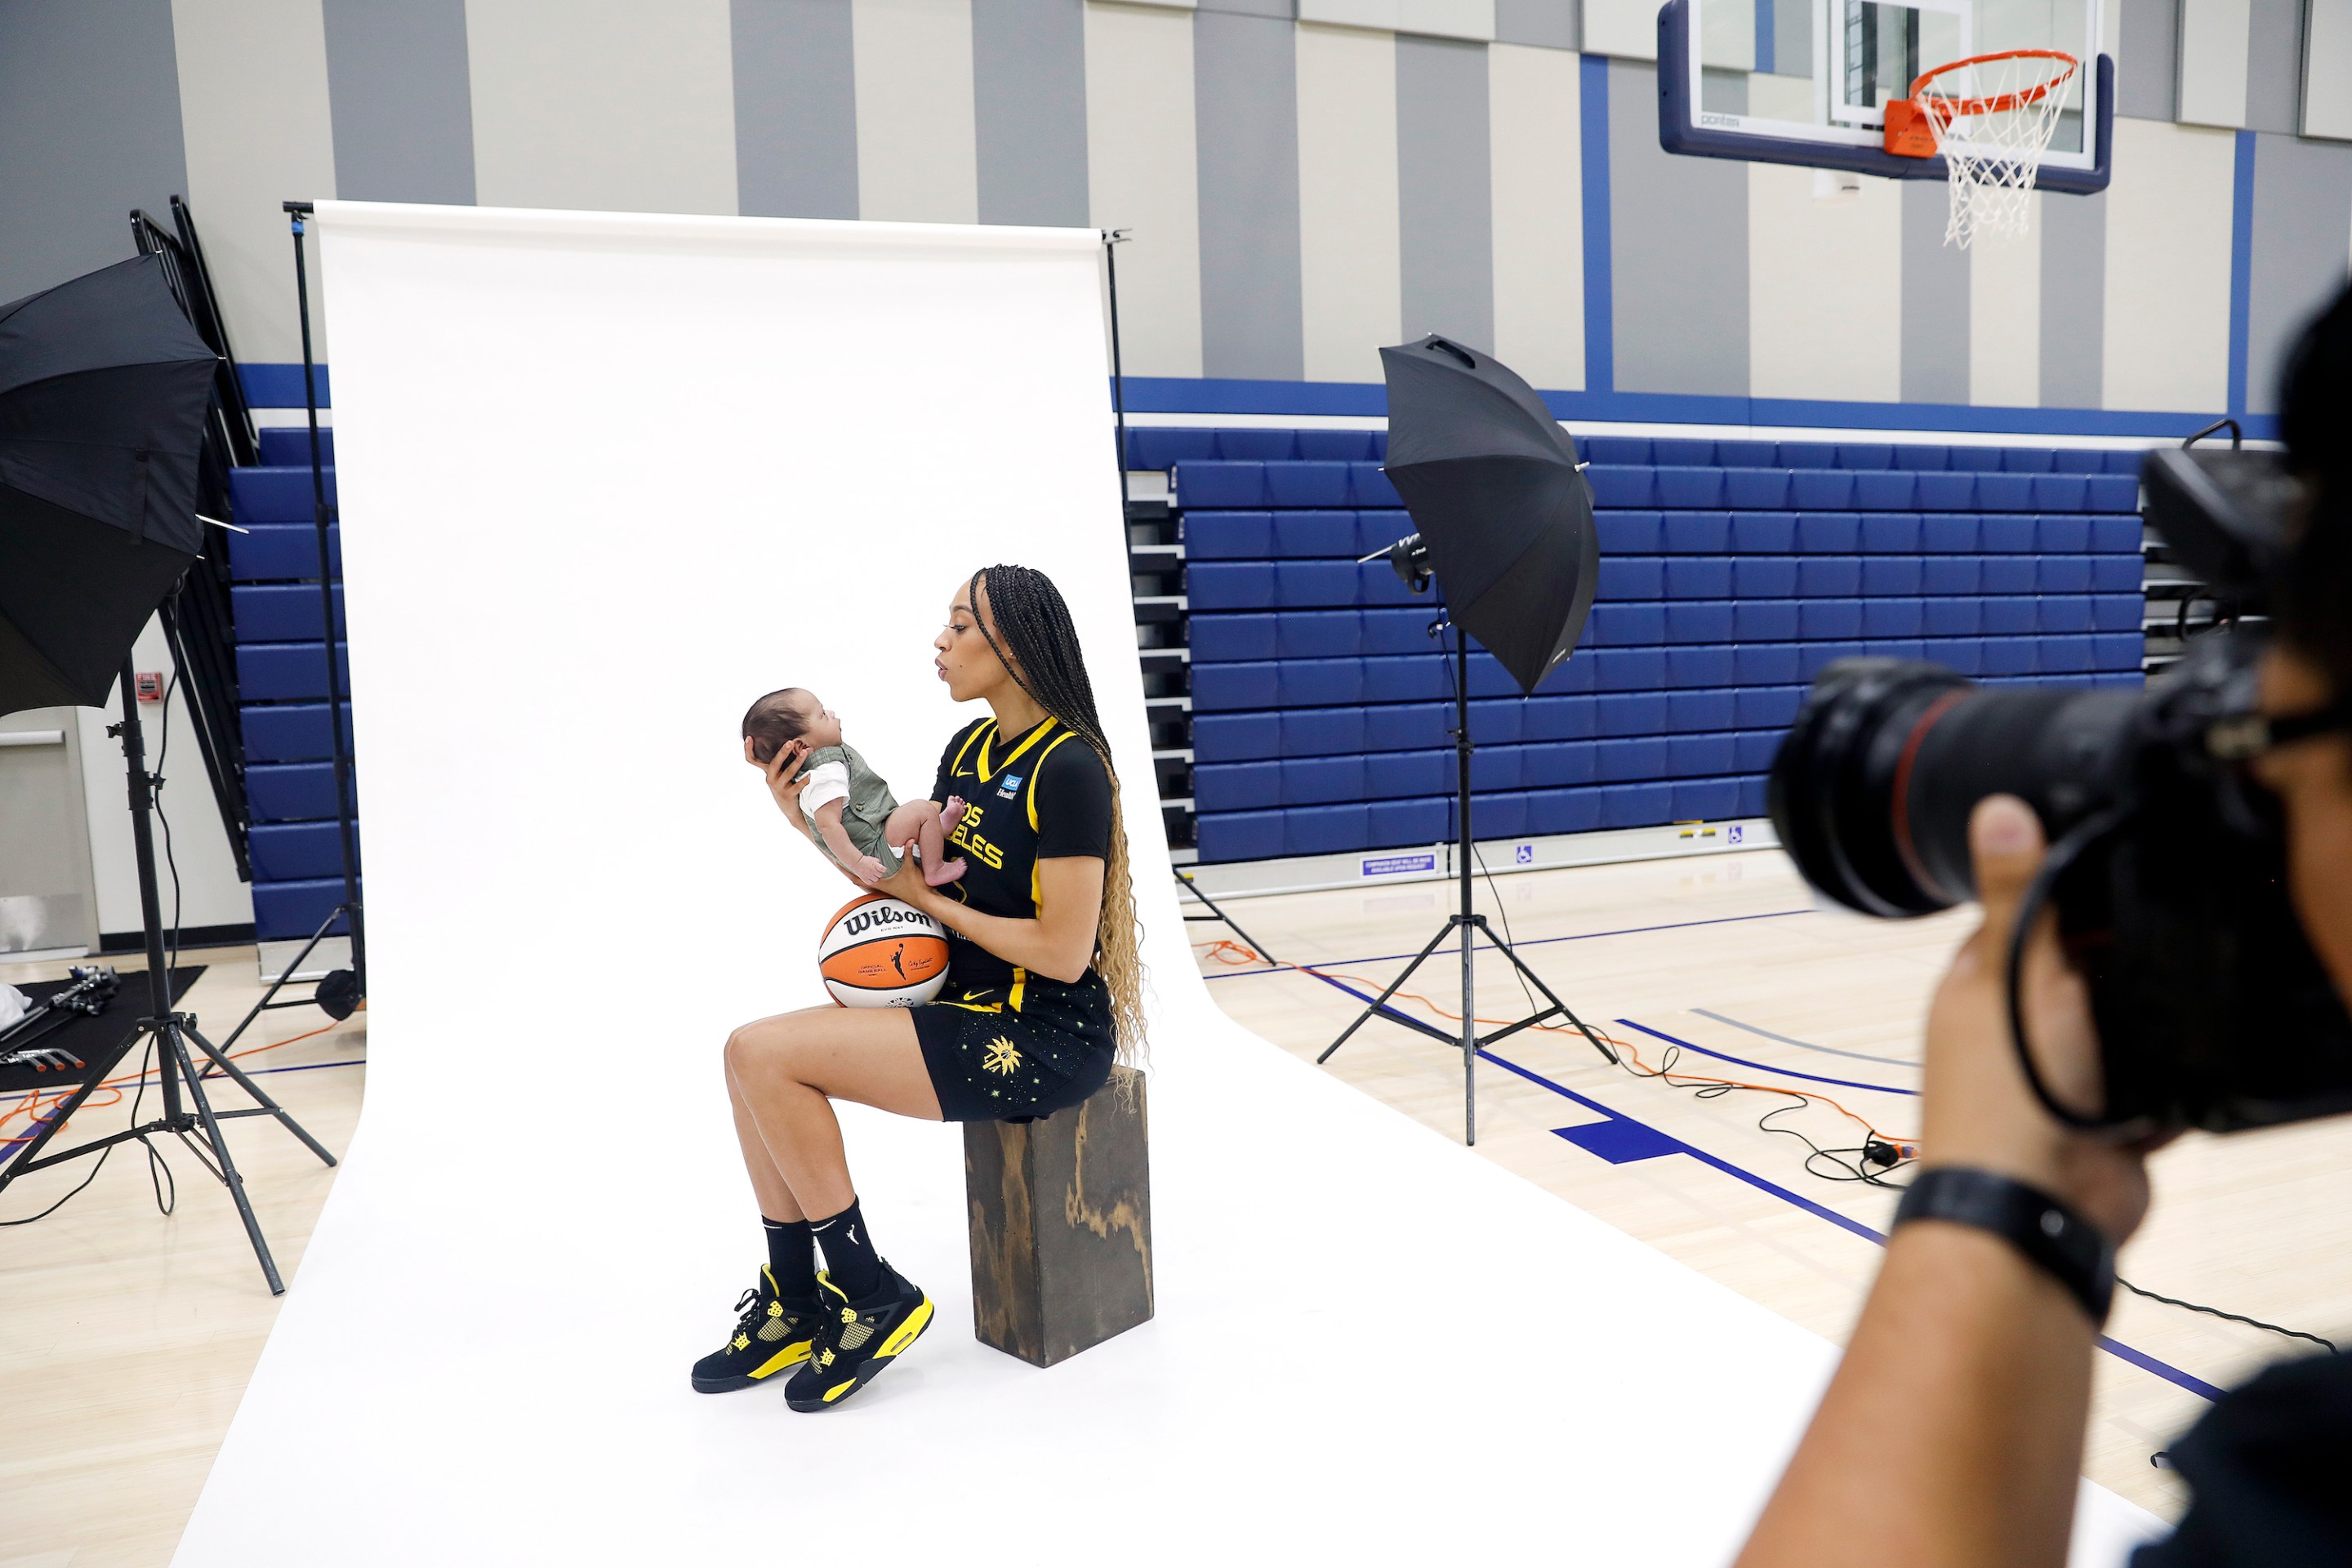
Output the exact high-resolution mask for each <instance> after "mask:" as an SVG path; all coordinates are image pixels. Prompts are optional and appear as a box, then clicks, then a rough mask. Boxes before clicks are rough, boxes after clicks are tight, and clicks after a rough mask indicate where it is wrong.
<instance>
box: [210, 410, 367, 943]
mask: <svg viewBox="0 0 2352 1568" xmlns="http://www.w3.org/2000/svg"><path fill="white" fill-rule="evenodd" d="M320 442H321V447H322V455H323V456H325V457H326V458H327V459H328V461H330V462H331V461H332V460H333V457H334V448H333V436H332V433H331V431H327V430H321V431H320ZM261 458H262V465H263V466H261V467H258V468H237V469H234V470H232V471H231V473H230V475H229V520H230V521H233V522H235V523H236V525H237V526H238V527H239V528H243V529H247V530H248V531H247V532H243V533H232V534H230V535H229V536H228V550H229V573H230V575H231V577H232V578H233V579H234V585H233V586H232V587H231V589H230V591H229V603H230V608H231V612H232V615H233V617H234V621H235V627H236V679H237V700H238V704H239V707H240V710H241V715H242V721H243V727H244V732H245V750H246V762H247V767H246V795H247V802H248V804H249V805H250V808H251V811H252V818H253V826H252V829H251V832H250V836H249V838H248V847H249V848H250V851H251V855H252V861H253V915H254V928H255V932H256V934H257V936H258V937H259V938H260V940H262V941H264V942H272V941H283V940H287V939H290V938H297V937H307V936H309V935H310V932H312V931H315V930H317V929H318V925H319V922H320V921H321V920H323V919H325V918H326V916H327V913H328V911H330V910H332V909H333V908H334V907H335V906H336V905H337V904H339V903H341V901H342V893H343V887H342V851H341V841H340V834H339V830H338V828H337V826H336V823H335V821H334V816H335V810H334V806H335V784H334V766H333V763H332V762H331V760H330V759H331V740H330V736H329V731H328V729H327V705H326V702H325V698H326V695H327V662H326V654H325V647H326V644H325V638H324V636H323V627H322V626H321V624H320V605H319V576H320V563H319V542H318V530H317V523H316V521H315V520H314V518H313V517H312V514H311V508H312V505H313V499H314V491H313V489H312V482H311V477H310V433H309V431H308V430H307V429H305V428H302V427H299V426H297V427H293V428H273V429H268V430H264V431H262V432H261ZM326 479H327V496H328V500H329V501H330V503H332V501H333V500H334V497H335V490H334V471H333V470H332V469H331V468H330V469H328V470H327V473H326ZM341 535H342V531H341V528H340V527H331V528H330V529H329V531H328V548H329V551H330V552H331V556H332V558H333V559H332V561H331V569H332V573H333V574H335V575H338V576H339V575H340V574H341V570H342V559H341V556H342V537H341ZM335 607H336V631H337V634H338V637H340V636H341V631H342V625H341V621H342V590H341V587H340V586H338V587H337V588H336V589H335ZM336 647H337V654H338V658H339V663H340V665H341V681H342V689H344V690H345V691H347V692H348V691H349V690H350V689H351V670H350V658H349V652H348V650H347V649H346V648H344V647H343V645H342V644H341V642H340V641H338V643H337V645H336ZM342 721H343V735H344V739H345V741H346V742H347V743H348V742H349V740H350V737H351V706H350V704H349V703H348V702H346V703H345V704H344V705H343V710H342Z"/></svg>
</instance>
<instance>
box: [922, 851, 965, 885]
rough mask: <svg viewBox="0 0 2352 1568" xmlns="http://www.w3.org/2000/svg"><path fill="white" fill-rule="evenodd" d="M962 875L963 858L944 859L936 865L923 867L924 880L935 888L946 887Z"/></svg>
mask: <svg viewBox="0 0 2352 1568" xmlns="http://www.w3.org/2000/svg"><path fill="white" fill-rule="evenodd" d="M962 875H963V861H962V860H961V858H958V859H954V860H942V861H940V863H939V864H938V865H936V866H928V865H927V866H925V867H924V868H923V880H924V881H925V882H927V883H929V885H930V886H932V887H934V888H944V887H946V886H947V885H948V884H949V883H950V882H952V881H954V880H955V879H957V878H958V877H961V876H962Z"/></svg>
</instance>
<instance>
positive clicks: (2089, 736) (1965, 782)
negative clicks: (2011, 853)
mask: <svg viewBox="0 0 2352 1568" xmlns="http://www.w3.org/2000/svg"><path fill="white" fill-rule="evenodd" d="M2137 698H2138V694H2137V692H2133V691H2127V690H2121V689H2115V690H2084V689H2081V688H2046V687H2044V688H2030V689H2016V690H1985V689H1981V688H1979V687H1977V686H1976V685H1975V684H1973V683H1972V682H1970V681H1969V680H1968V679H1965V678H1964V677H1962V676H1959V675H1957V674H1955V673H1954V672H1952V671H1951V670H1948V669H1946V668H1943V667H1942V666H1940V665H1933V664H1923V663H1918V662H1915V661H1911V660H1905V659H1891V658H1848V659H1840V660H1838V661H1837V662H1836V663H1834V664H1832V665H1830V666H1829V667H1828V668H1825V669H1823V670H1822V673H1821V675H1820V676H1819V677H1818V678H1817V679H1815V680H1814V682H1813V689H1812V690H1811V693H1810V694H1809V695H1808V696H1807V697H1806V699H1805V705H1804V708H1803V709H1802V710H1801V711H1800V712H1799V713H1798V715H1797V720H1796V722H1795V723H1794V724H1792V725H1791V726H1790V730H1789V733H1788V735H1787V737H1786V738H1785V739H1784V740H1782V742H1780V752H1779V754H1778V755H1777V756H1776V757H1774V759H1773V762H1772V777H1771V784H1770V789H1769V809H1770V812H1771V816H1772V826H1773V827H1774V829H1775V830H1776V831H1778V832H1779V834H1780V842H1781V844H1782V845H1783V846H1784V847H1786V848H1787V849H1788V851H1789V854H1790V858H1793V859H1794V860H1795V861H1796V862H1797V868H1798V869H1799V870H1800V871H1801V872H1802V873H1803V874H1804V877H1805V879H1806V880H1807V881H1809V882H1811V884H1812V885H1813V886H1814V887H1816V888H1819V889H1821V890H1822V892H1824V893H1826V894H1828V895H1829V896H1830V897H1831V898H1832V899H1835V900H1837V901H1838V902H1840V903H1842V904H1844V905H1845V906H1847V907H1848V908H1849V909H1853V910H1861V911H1862V912H1863V913H1864V914H1870V915H1881V916H1903V915H1924V914H1930V913H1933V912H1934V911H1935V910H1941V909H1948V908H1949V907H1951V906H1952V905H1954V904H1957V903H1958V902H1960V901H1961V900H1964V899H1968V898H1971V897H1973V896H1974V894H1975V891H1976V879H1975V875H1974V873H1973V871H1972V869H1971V868H1970V866H1969V812H1970V811H1972V810H1973V809H1974V808H1975V806H1976V804H1977V802H1978V801H1979V800H1982V799H1983V798H1984V797H1985V796H1986V795H1996V794H2004V793H2005V794H2010V795H2020V796H2022V797H2023V798H2024V800H2025V801H2026V803H2027V804H2028V805H2031V806H2032V807H2033V808H2034V810H2035V812H2036V813H2037V814H2038V815H2039V816H2041V818H2042V826H2043V830H2044V831H2045V832H2046V833H2048V834H2049V835H2050V836H2051V837H2056V836H2058V835H2059V834H2061V833H2063V832H2064V831H2065V830H2066V828H2067V827H2069V826H2072V825H2073V824H2074V823H2075V822H2076V821H2079V820H2080V819H2081V818H2082V817H2083V816H2086V815H2087V814H2088V813H2090V812H2091V811H2094V810H2095V809H2097V808H2098V806H2099V805H2102V804H2103V803H2105V801H2107V800H2110V799H2112V798H2114V795H2115V791H2116V785H2117V784H2119V783H2120V782H2121V774H2122V773H2123V771H2124V770H2126V769H2127V768H2128V767H2129V765H2130V749H2129V747H2128V746H2127V745H2126V744H2125V743H2124V742H2125V739H2126V731H2128V729H2129V728H2130V725H2131V720H2132V713H2133V711H2134V710H2135V708H2136V706H2137Z"/></svg>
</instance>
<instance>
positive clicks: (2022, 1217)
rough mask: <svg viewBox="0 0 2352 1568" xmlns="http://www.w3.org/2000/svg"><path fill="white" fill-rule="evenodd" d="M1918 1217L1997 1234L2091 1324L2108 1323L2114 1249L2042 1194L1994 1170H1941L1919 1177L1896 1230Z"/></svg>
mask: <svg viewBox="0 0 2352 1568" xmlns="http://www.w3.org/2000/svg"><path fill="white" fill-rule="evenodd" d="M1915 1219H1940V1220H1948V1221H1949V1222H1950V1223H1952V1224H1954V1225H1965V1226H1974V1227H1975V1228H1976V1229H1979V1230H1988V1231H1990V1232H1992V1234H1993V1235H1995V1236H1998V1237H2001V1238H2002V1239H2003V1240H2005V1241H2007V1242H2008V1243H2009V1244H2010V1245H2011V1246H2012V1247H2016V1248H2017V1249H2018V1250H2019V1251H2020V1252H2022V1253H2023V1254H2025V1256H2026V1257H2027V1258H2031V1259H2032V1260H2033V1262H2035V1263H2036V1264H2038V1265H2040V1267H2041V1268H2042V1271H2043V1272H2044V1273H2046V1274H2048V1275H2050V1276H2051V1277H2052V1278H2053V1279H2056V1280H2057V1281H2058V1283H2060V1284H2061V1285H2063V1286H2064V1287H2065V1288H2066V1291H2067V1294H2069V1295H2071V1296H2073V1297H2074V1300H2077V1301H2079V1302H2081V1303H2082V1306H2083V1310H2084V1311H2085V1312H2088V1313H2089V1314H2090V1315H2091V1321H2092V1323H2093V1324H2094V1325H2098V1324H2104V1323H2105V1321H2107V1310H2108V1308H2109V1306H2110V1305H2111V1304H2112V1303H2113V1301H2114V1300H2115V1294H2116V1248H2115V1244H2114V1243H2113V1242H2111V1241H2109V1240H2108V1239H2107V1237H2106V1235H2105V1232H2103V1231H2101V1230H2100V1229H2099V1227H2098V1226H2095V1225H2093V1224H2092V1223H2091V1222H2090V1221H2089V1220H2087V1219H2084V1217H2083V1216H2082V1215H2079V1214H2077V1213H2075V1212H2074V1209H2072V1208H2070V1207H2069V1206H2067V1205H2065V1204H2063V1203H2062V1202H2060V1201H2059V1200H2058V1199H2056V1198H2053V1197H2052V1196H2051V1195H2050V1194H2048V1193H2045V1192H2043V1191H2042V1189H2041V1188H2039V1187H2035V1186H2030V1185H2028V1184H2025V1183H2023V1182H2020V1181H2016V1180H2013V1179H2011V1177H2008V1176H2003V1175H1998V1174H1996V1173H1993V1172H1991V1171H1979V1170H1973V1169H1970V1168H1969V1167H1967V1166H1959V1165H1939V1166H1936V1167H1934V1168H1933V1169H1930V1170H1926V1171H1922V1172H1921V1173H1919V1174H1918V1175H1917V1176H1916V1177H1915V1178H1914V1179H1913V1181H1912V1183H1911V1184H1910V1186H1909V1187H1908V1188H1907V1189H1906V1191H1905V1192H1904V1194H1903V1201H1902V1202H1901V1203H1900V1204H1898V1205H1896V1206H1895V1226H1898V1227H1899V1226H1903V1225H1905V1224H1906V1223H1908V1222H1909V1221H1912V1220H1915Z"/></svg>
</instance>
